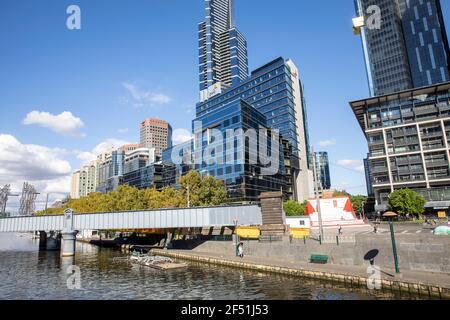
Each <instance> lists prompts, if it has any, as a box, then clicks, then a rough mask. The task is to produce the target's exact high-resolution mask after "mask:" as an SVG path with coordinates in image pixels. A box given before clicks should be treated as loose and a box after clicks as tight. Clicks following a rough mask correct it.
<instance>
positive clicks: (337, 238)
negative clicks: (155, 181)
mask: <svg viewBox="0 0 450 320" xmlns="http://www.w3.org/2000/svg"><path fill="white" fill-rule="evenodd" d="M336 244H337V245H339V236H336Z"/></svg>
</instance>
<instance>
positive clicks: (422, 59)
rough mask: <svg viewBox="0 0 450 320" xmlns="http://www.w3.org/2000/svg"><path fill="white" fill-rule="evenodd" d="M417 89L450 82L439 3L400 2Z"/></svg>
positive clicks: (433, 0) (434, 0)
mask: <svg viewBox="0 0 450 320" xmlns="http://www.w3.org/2000/svg"><path fill="white" fill-rule="evenodd" d="M399 8H400V15H401V17H402V25H403V35H404V38H405V44H406V49H407V51H408V57H409V65H410V68H411V78H412V82H413V86H414V87H415V88H419V87H426V86H429V85H432V84H435V83H440V82H446V81H450V75H449V73H450V71H449V63H448V60H447V59H450V52H449V46H448V40H447V33H446V30H445V25H444V19H443V17H442V9H441V4H440V1H439V0H399Z"/></svg>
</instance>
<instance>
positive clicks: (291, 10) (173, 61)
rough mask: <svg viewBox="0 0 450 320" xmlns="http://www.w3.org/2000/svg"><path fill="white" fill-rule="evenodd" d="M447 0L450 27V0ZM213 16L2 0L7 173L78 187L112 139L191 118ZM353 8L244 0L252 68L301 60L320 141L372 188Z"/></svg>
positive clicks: (42, 184)
mask: <svg viewBox="0 0 450 320" xmlns="http://www.w3.org/2000/svg"><path fill="white" fill-rule="evenodd" d="M71 4H76V5H79V6H80V8H81V21H82V22H81V23H82V25H81V27H82V29H81V30H68V29H67V28H66V19H67V17H68V14H66V9H67V7H68V6H69V5H71ZM442 6H443V11H444V14H445V15H446V16H445V19H446V22H447V25H448V26H450V23H449V21H448V20H449V19H450V15H448V14H446V13H448V12H450V1H442ZM203 16H204V1H203V0H145V1H144V0H114V1H106V0H89V1H88V0H84V1H75V0H71V1H65V0H42V1H36V0H2V1H1V3H0V39H2V40H1V41H0V110H1V111H2V114H1V118H2V121H1V125H0V135H1V136H0V137H1V138H0V149H1V150H0V151H2V153H3V155H0V163H2V165H0V184H2V183H6V182H8V181H9V182H14V183H15V187H18V185H19V184H21V183H22V181H23V180H24V179H28V180H30V181H33V183H35V184H36V185H37V187H38V188H39V189H40V191H42V192H43V193H44V192H52V193H55V192H57V191H60V190H67V188H68V181H69V180H68V178H67V177H68V173H69V172H71V171H72V170H74V169H77V168H78V167H79V166H80V165H81V163H82V162H83V161H86V159H88V158H89V157H91V156H92V153H93V151H95V150H98V149H99V148H100V147H101V146H102V143H104V142H105V141H106V142H108V141H113V142H114V141H116V140H119V141H117V142H116V143H120V142H121V141H124V142H125V141H127V142H138V138H139V132H138V124H139V122H140V121H141V120H143V119H145V118H147V117H159V118H162V119H165V120H167V121H169V122H170V123H171V124H172V126H173V128H174V129H177V128H186V129H189V128H190V123H191V120H192V119H193V117H194V112H195V111H194V106H195V103H196V102H197V100H198V83H197V78H198V76H197V24H198V22H200V21H201V20H202V19H203ZM353 17H354V7H353V1H352V0H340V1H335V0H314V1H312V0H311V1H305V0H304V1H299V0H277V1H273V0H236V1H235V21H236V24H237V26H238V28H239V29H240V30H241V32H242V33H243V34H244V35H245V36H246V38H247V41H248V49H249V63H250V70H252V69H254V68H257V67H258V66H261V65H263V64H265V63H267V62H268V61H270V60H272V59H274V58H276V57H278V56H283V57H285V58H292V59H293V60H294V62H295V63H296V64H297V66H298V67H299V69H300V76H301V79H302V81H303V84H304V86H305V94H306V101H307V107H308V117H309V130H310V137H311V141H312V143H313V144H314V145H315V148H316V150H317V151H328V152H329V156H330V165H331V179H332V184H333V186H334V187H336V188H339V189H347V190H348V191H349V192H351V193H365V192H366V191H365V179H364V174H363V172H362V171H361V165H362V163H361V159H362V158H363V157H364V156H365V154H366V153H367V145H366V143H365V139H364V136H363V133H362V131H361V129H360V128H359V125H358V123H357V121H356V120H355V118H354V116H353V113H352V112H351V109H350V107H349V105H348V102H349V101H351V100H356V99H360V98H365V97H367V96H368V94H369V93H368V88H367V83H366V74H365V69H364V61H363V55H362V49H361V42H360V38H359V37H357V36H354V35H353V33H352V24H351V19H352V18H353ZM32 111H37V112H35V113H32V114H30V112H32ZM63 112H66V113H65V114H64V113H63ZM68 112H70V114H69V113H68ZM27 115H28V116H27ZM57 115H60V116H59V117H56V118H55V117H54V116H57ZM61 123H64V124H65V125H64V126H61ZM2 144H3V147H2ZM99 145H100V146H99ZM7 148H9V149H8V150H11V148H16V150H20V153H19V155H14V154H12V153H11V152H9V153H8V152H6V151H7ZM96 148H97V149H96ZM5 150H6V151H5ZM5 154H6V155H5ZM20 157H22V158H20ZM24 160H25V161H24ZM19 162H20V163H19ZM39 162H42V164H39ZM2 166H3V168H2ZM40 197H41V198H42V197H43V196H40ZM54 197H55V198H56V197H57V195H55V196H54ZM41 198H40V199H41Z"/></svg>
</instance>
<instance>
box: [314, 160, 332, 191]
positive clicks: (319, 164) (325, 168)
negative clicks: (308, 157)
mask: <svg viewBox="0 0 450 320" xmlns="http://www.w3.org/2000/svg"><path fill="white" fill-rule="evenodd" d="M315 160H316V170H317V177H316V178H317V181H320V184H321V186H322V189H323V190H330V189H331V178H330V163H329V160H328V152H316V153H315Z"/></svg>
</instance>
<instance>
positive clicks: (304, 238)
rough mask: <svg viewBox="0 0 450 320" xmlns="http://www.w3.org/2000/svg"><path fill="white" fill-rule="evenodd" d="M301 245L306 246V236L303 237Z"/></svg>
mask: <svg viewBox="0 0 450 320" xmlns="http://www.w3.org/2000/svg"><path fill="white" fill-rule="evenodd" d="M303 244H306V236H305V237H303Z"/></svg>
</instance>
